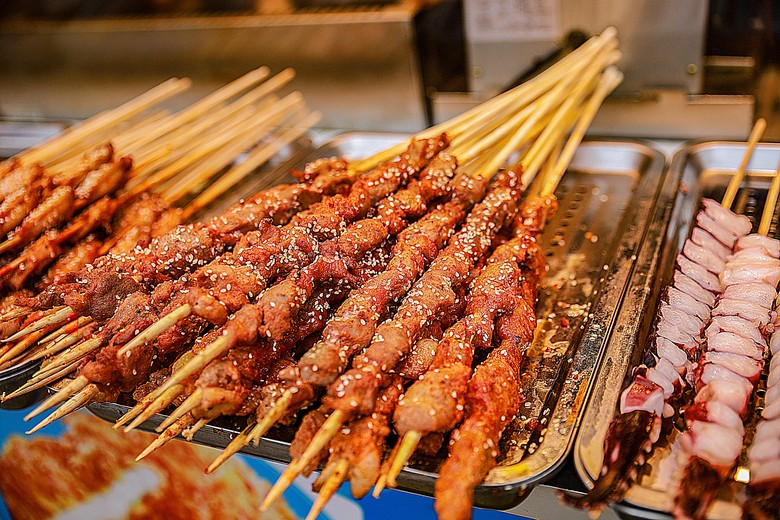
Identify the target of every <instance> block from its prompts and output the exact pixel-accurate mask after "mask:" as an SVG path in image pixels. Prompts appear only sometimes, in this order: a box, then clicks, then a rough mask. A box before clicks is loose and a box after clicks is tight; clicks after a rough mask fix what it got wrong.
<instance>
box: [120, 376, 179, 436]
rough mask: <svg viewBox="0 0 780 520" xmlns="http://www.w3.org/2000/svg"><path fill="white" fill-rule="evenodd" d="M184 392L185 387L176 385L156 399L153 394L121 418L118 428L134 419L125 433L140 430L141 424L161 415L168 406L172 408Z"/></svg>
mask: <svg viewBox="0 0 780 520" xmlns="http://www.w3.org/2000/svg"><path fill="white" fill-rule="evenodd" d="M183 392H184V386H183V385H175V386H172V387H171V388H169V389H168V390H166V391H165V392H163V393H162V394H161V395H159V396H157V397H155V396H154V394H153V393H152V394H148V395H147V396H146V397H144V398H143V399H142V400H141V401H139V402H138V404H136V405H135V406H134V407H133V408H131V409H130V410H129V411H128V412H127V413H126V414H125V415H123V416H122V417H120V419H119V421H117V426H121V425H122V424H123V423H124V422H126V421H128V420H130V419H133V420H132V421H131V422H130V424H128V425H127V426H126V427H125V432H129V431H131V430H133V429H135V428H138V427H139V426H140V425H141V424H143V423H144V422H146V421H147V420H149V418H150V417H152V416H153V415H154V414H157V413H160V412H161V411H163V410H164V409H166V408H167V407H168V406H170V404H171V403H173V401H175V400H176V398H177V397H179V396H180V395H181V394H182V393H183Z"/></svg>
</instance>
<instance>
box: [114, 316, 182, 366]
mask: <svg viewBox="0 0 780 520" xmlns="http://www.w3.org/2000/svg"><path fill="white" fill-rule="evenodd" d="M190 314H192V307H190V304H189V303H185V304H184V305H181V306H179V307H177V308H175V309H174V310H172V311H171V312H169V313H168V314H166V315H165V316H163V317H162V318H161V319H160V320H158V321H156V322H155V323H152V324H151V325H149V326H148V327H147V328H146V329H144V330H143V332H141V333H140V334H139V335H137V336H136V337H134V338H133V339H132V340H130V341H129V342H127V343H126V344H125V345H123V346H122V348H120V349H119V350H118V351H117V353H116V355H117V357H120V356H129V355H130V351H131V350H133V349H134V348H137V347H140V346H141V345H143V344H145V343H149V342H150V341H154V340H155V339H157V337H159V336H160V334H162V333H163V332H165V331H166V330H168V329H170V328H171V327H173V326H174V325H176V324H177V323H178V322H179V321H180V320H183V319H184V318H186V317H187V316H189V315H190Z"/></svg>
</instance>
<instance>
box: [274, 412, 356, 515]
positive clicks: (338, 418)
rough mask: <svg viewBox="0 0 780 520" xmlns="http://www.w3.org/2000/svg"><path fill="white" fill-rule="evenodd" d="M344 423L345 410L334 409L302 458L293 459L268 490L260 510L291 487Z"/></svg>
mask: <svg viewBox="0 0 780 520" xmlns="http://www.w3.org/2000/svg"><path fill="white" fill-rule="evenodd" d="M343 424H344V412H342V411H341V410H334V411H333V413H331V414H330V416H329V417H328V419H327V420H326V421H325V422H324V423H323V424H322V427H321V428H320V429H319V430H318V431H317V433H316V434H315V435H314V438H313V439H312V440H311V442H310V443H309V445H308V446H307V447H306V450H305V451H304V452H303V455H301V456H300V458H297V459H293V461H292V462H290V465H289V466H287V469H285V470H284V472H283V473H282V474H281V475H280V476H279V478H278V479H277V481H276V483H274V485H273V487H271V489H270V490H268V494H267V495H266V497H265V499H264V500H263V503H262V504H261V505H260V511H267V510H268V508H269V507H271V505H272V504H273V503H274V502H275V501H276V500H277V499H278V498H279V497H281V496H282V494H283V493H284V492H285V490H286V489H287V488H288V487H290V485H291V484H292V483H293V481H294V480H295V478H296V477H297V476H298V475H300V473H301V471H303V470H304V468H306V466H308V465H309V463H310V462H311V461H312V460H313V459H314V457H316V456H317V455H318V454H319V453H320V452H321V451H322V450H323V449H324V448H325V446H327V444H328V443H329V442H330V441H331V439H333V437H334V436H335V435H336V433H338V430H339V428H341V426H342V425H343Z"/></svg>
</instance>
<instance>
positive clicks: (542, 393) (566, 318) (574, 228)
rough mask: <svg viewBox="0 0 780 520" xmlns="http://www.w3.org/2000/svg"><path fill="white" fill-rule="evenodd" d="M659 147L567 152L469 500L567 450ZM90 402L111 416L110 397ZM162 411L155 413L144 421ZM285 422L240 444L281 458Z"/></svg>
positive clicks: (525, 477)
mask: <svg viewBox="0 0 780 520" xmlns="http://www.w3.org/2000/svg"><path fill="white" fill-rule="evenodd" d="M399 139H403V137H399V136H397V135H381V134H376V135H370V134H347V135H345V136H341V137H338V138H336V139H335V140H334V141H333V142H332V143H330V144H326V145H325V146H324V147H323V148H320V149H319V150H318V151H317V152H316V153H315V154H313V155H312V156H311V158H315V157H321V156H330V155H334V154H344V155H346V156H348V157H363V156H366V155H369V154H370V153H371V152H373V151H376V150H380V149H384V148H386V147H387V146H389V145H390V144H392V143H394V142H396V141H398V140H399ZM663 171H664V157H663V156H662V155H661V154H660V153H659V152H656V151H654V150H653V149H651V148H649V147H647V146H645V145H643V144H640V143H636V142H617V141H591V142H586V143H584V144H583V145H582V146H581V147H580V149H579V151H578V152H577V154H576V156H575V158H574V160H573V162H572V166H571V168H570V170H569V172H568V173H567V174H566V176H565V177H564V180H563V183H562V184H561V186H560V189H559V192H558V197H559V200H560V210H559V211H558V213H557V215H556V217H555V218H554V219H553V220H552V221H551V222H550V223H549V224H548V226H547V228H546V231H545V233H544V236H543V245H544V248H545V251H547V261H548V263H549V266H550V270H549V274H548V276H547V279H546V281H545V282H544V284H543V287H542V288H541V293H542V295H541V300H540V302H539V305H538V313H537V317H538V319H539V320H540V322H541V327H539V329H538V334H537V339H536V340H535V341H534V344H533V346H532V347H531V350H530V351H529V360H530V361H529V363H528V364H527V366H526V367H525V371H526V374H527V375H526V386H527V390H526V394H525V396H524V397H525V404H524V408H523V409H522V412H521V416H520V417H518V418H517V419H516V420H515V422H514V423H513V424H512V425H511V426H510V428H509V429H508V430H507V432H506V434H505V441H504V442H503V443H502V447H503V448H502V451H503V454H504V456H503V457H502V461H501V462H500V463H499V466H498V468H496V469H495V470H494V471H493V472H491V474H490V475H489V476H488V478H487V481H486V483H485V484H483V485H481V486H479V487H478V488H477V490H476V496H475V504H476V505H477V506H483V507H492V508H502V509H503V508H508V507H512V506H513V505H516V504H517V503H518V502H519V501H520V500H522V498H524V496H525V495H526V494H527V492H528V491H529V490H530V486H532V485H534V484H537V483H540V482H542V481H544V480H545V479H547V478H549V477H551V476H552V475H553V474H554V472H555V471H556V470H557V469H558V468H559V467H560V465H561V464H562V463H563V461H564V459H565V457H566V455H567V454H568V453H569V449H570V447H571V444H572V441H573V436H574V434H575V433H576V431H577V427H578V425H579V420H580V415H581V412H582V404H583V402H584V401H585V398H586V396H587V394H588V391H589V387H590V383H591V381H592V380H593V374H594V372H595V371H596V369H597V358H598V356H597V354H598V352H599V351H600V350H601V349H602V348H603V345H604V342H605V341H606V339H607V337H608V336H609V332H610V330H611V328H612V320H613V317H614V312H613V309H614V307H615V306H616V305H617V302H619V301H620V299H621V298H622V295H623V292H624V290H625V288H626V284H627V282H628V280H629V278H630V275H631V272H632V270H633V266H634V263H635V257H634V252H635V251H636V249H637V247H638V244H639V243H641V240H642V237H643V235H644V230H645V228H646V227H647V223H648V216H649V214H650V212H651V210H652V208H653V207H654V203H655V198H656V195H657V192H658V189H659V188H660V186H661V184H662V177H663V175H662V172H663ZM90 409H91V410H92V411H93V412H94V413H96V414H98V415H99V416H101V417H103V418H105V419H108V420H114V419H116V418H117V417H119V415H121V414H122V413H124V411H126V410H127V407H126V406H122V405H118V404H96V405H91V407H90ZM161 420H162V416H159V415H158V416H155V417H154V418H153V419H152V420H151V421H150V422H148V423H146V424H145V425H144V426H143V427H144V428H147V429H149V428H153V427H154V426H156V425H157V424H159V422H160V421H161ZM241 422H242V421H240V420H239V421H235V420H233V419H228V420H226V421H223V422H221V423H218V424H217V425H214V424H213V423H212V424H210V425H208V426H206V427H204V428H203V429H202V430H200V431H199V432H198V433H197V434H196V436H195V440H196V441H197V442H201V443H203V444H207V445H210V446H215V447H224V446H225V445H227V443H228V442H230V440H231V438H232V437H233V436H234V435H235V434H236V432H237V431H239V430H240V429H241V428H242V426H243V425H242V424H241ZM292 433H293V431H292V430H290V429H279V430H277V431H273V432H272V434H271V435H270V436H269V437H268V438H266V439H264V440H263V442H261V443H260V445H259V446H257V447H254V446H249V447H247V448H246V449H245V452H246V453H250V454H254V455H258V456H262V457H266V458H269V459H273V460H278V461H288V460H289V456H288V453H287V446H288V443H289V441H290V440H291V437H292ZM441 462H442V459H441V458H438V457H437V458H432V459H430V458H429V459H415V460H414V461H413V464H412V466H411V467H410V468H408V469H406V470H405V471H404V472H403V473H402V474H401V475H400V477H399V479H398V483H399V487H400V489H406V490H411V491H415V492H419V493H424V494H433V487H434V482H435V479H436V471H437V468H438V466H439V465H440V464H441Z"/></svg>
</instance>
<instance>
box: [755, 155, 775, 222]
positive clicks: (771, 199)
mask: <svg viewBox="0 0 780 520" xmlns="http://www.w3.org/2000/svg"><path fill="white" fill-rule="evenodd" d="M778 195H780V162H778V164H777V170H776V171H775V175H774V177H773V178H772V184H771V186H770V187H769V192H768V193H767V196H766V200H765V201H764V211H763V212H762V213H761V222H760V223H759V225H758V234H759V235H764V236H766V235H768V234H769V228H770V227H771V225H772V217H773V216H774V214H775V208H776V207H777V198H778Z"/></svg>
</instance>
